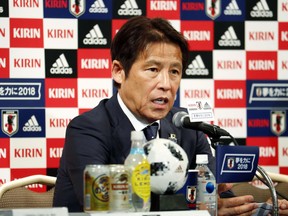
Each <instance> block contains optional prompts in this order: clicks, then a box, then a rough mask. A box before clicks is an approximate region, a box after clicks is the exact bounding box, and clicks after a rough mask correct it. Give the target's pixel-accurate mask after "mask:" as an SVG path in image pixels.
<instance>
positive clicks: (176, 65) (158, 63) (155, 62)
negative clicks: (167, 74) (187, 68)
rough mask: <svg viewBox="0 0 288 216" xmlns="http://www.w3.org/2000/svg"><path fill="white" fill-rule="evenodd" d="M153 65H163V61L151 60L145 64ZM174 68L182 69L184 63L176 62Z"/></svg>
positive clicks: (173, 64)
mask: <svg viewBox="0 0 288 216" xmlns="http://www.w3.org/2000/svg"><path fill="white" fill-rule="evenodd" d="M151 64H155V65H161V64H162V63H161V61H157V60H155V59H151V60H148V61H146V62H145V65H151ZM172 66H173V67H180V68H182V62H174V63H172Z"/></svg>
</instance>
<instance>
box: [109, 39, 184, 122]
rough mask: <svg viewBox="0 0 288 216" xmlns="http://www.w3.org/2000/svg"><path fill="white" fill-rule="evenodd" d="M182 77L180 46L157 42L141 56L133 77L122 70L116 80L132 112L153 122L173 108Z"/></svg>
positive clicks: (135, 65) (119, 90)
mask: <svg viewBox="0 0 288 216" xmlns="http://www.w3.org/2000/svg"><path fill="white" fill-rule="evenodd" d="M113 65H114V63H113ZM113 67H114V66H113ZM119 74H121V75H119ZM181 77H182V53H181V50H180V48H179V47H178V46H176V45H174V44H167V43H154V44H151V45H149V46H148V47H147V49H146V50H145V51H144V52H143V53H142V54H140V55H139V56H138V58H137V59H136V61H135V62H134V64H133V65H132V67H131V70H130V73H129V76H128V77H125V73H124V70H122V72H121V73H118V77H117V80H116V82H118V83H120V84H121V87H120V88H119V89H118V92H119V94H120V96H121V98H122V100H123V101H124V103H125V104H126V106H127V107H128V108H129V109H130V111H131V112H132V113H134V115H136V117H137V118H139V119H140V120H142V121H146V122H153V121H155V120H158V119H161V118H163V117H165V116H166V115H167V113H168V112H169V110H170V109H171V108H172V106H173V104H174V100H175V96H176V92H177V90H178V88H179V85H180V81H181ZM113 78H114V79H115V76H114V74H113Z"/></svg>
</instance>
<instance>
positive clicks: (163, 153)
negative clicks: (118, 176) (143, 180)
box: [144, 138, 188, 194]
mask: <svg viewBox="0 0 288 216" xmlns="http://www.w3.org/2000/svg"><path fill="white" fill-rule="evenodd" d="M144 151H145V154H146V155H147V159H148V161H149V163H150V165H151V180H150V181H151V191H152V192H154V193H156V194H173V193H175V192H176V191H178V190H179V189H181V188H182V187H183V185H184V184H185V182H186V178H187V171H188V157H187V154H186V152H185V151H184V150H183V148H182V147H181V146H179V145H178V144H176V143H175V142H173V141H171V140H168V139H162V138H160V139H153V140H151V141H149V142H147V143H146V144H145V145H144Z"/></svg>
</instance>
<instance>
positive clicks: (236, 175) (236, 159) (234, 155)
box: [216, 145, 259, 183]
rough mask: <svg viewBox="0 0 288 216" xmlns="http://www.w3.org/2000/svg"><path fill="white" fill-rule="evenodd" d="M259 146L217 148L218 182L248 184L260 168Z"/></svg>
mask: <svg viewBox="0 0 288 216" xmlns="http://www.w3.org/2000/svg"><path fill="white" fill-rule="evenodd" d="M258 159H259V147H258V146H221V145H219V146H217V147H216V182H217V183H229V182H248V181H251V180H252V179H253V177H254V175H255V172H256V170H257V166H258Z"/></svg>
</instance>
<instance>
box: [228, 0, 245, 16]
mask: <svg viewBox="0 0 288 216" xmlns="http://www.w3.org/2000/svg"><path fill="white" fill-rule="evenodd" d="M224 14H225V15H235V16H241V15H242V11H241V10H240V8H239V6H238V4H237V1H236V0H231V2H230V3H229V4H228V5H227V7H226V9H225V10H224Z"/></svg>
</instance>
